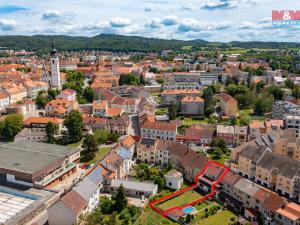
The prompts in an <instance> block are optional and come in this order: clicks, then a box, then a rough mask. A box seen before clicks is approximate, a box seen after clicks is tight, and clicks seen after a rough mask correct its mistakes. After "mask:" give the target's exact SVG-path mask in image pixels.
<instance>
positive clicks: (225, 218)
mask: <svg viewBox="0 0 300 225" xmlns="http://www.w3.org/2000/svg"><path fill="white" fill-rule="evenodd" d="M232 217H234V218H235V219H236V218H237V217H236V215H234V214H233V213H232V212H230V211H229V210H224V211H222V212H219V213H217V214H215V215H213V216H209V217H207V218H205V219H203V220H195V221H194V224H195V225H200V224H201V225H221V224H224V225H227V224H229V222H231V220H230V219H231V218H232Z"/></svg>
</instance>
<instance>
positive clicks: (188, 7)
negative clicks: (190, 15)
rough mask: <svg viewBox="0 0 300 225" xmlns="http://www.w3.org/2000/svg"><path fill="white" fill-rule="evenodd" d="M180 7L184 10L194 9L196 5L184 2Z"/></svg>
mask: <svg viewBox="0 0 300 225" xmlns="http://www.w3.org/2000/svg"><path fill="white" fill-rule="evenodd" d="M181 8H182V9H184V10H195V9H196V6H195V5H193V3H185V4H183V5H182V7H181Z"/></svg>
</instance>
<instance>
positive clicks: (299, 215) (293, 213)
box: [275, 202, 300, 225]
mask: <svg viewBox="0 0 300 225" xmlns="http://www.w3.org/2000/svg"><path fill="white" fill-rule="evenodd" d="M299 223H300V206H299V204H296V203H293V202H290V203H288V204H287V205H286V206H284V207H282V208H279V209H277V211H276V217H275V224H276V225H297V224H299Z"/></svg>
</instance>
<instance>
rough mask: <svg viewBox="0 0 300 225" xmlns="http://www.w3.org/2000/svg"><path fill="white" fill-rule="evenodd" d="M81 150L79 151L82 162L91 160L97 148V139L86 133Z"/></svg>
mask: <svg viewBox="0 0 300 225" xmlns="http://www.w3.org/2000/svg"><path fill="white" fill-rule="evenodd" d="M82 148H83V151H82V152H81V154H82V158H83V161H84V162H88V161H90V160H92V159H93V158H94V157H95V155H96V153H97V152H98V150H99V147H98V143H97V140H96V138H95V136H94V135H91V134H88V135H87V136H86V137H85V138H84V140H83V143H82Z"/></svg>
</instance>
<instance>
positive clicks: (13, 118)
mask: <svg viewBox="0 0 300 225" xmlns="http://www.w3.org/2000/svg"><path fill="white" fill-rule="evenodd" d="M0 127H1V136H2V137H4V138H5V139H6V140H7V141H13V140H14V138H15V136H16V135H17V133H19V132H20V131H21V129H22V127H23V117H22V116H21V115H19V114H11V115H8V116H7V117H6V118H5V119H4V121H3V122H1V125H0Z"/></svg>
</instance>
